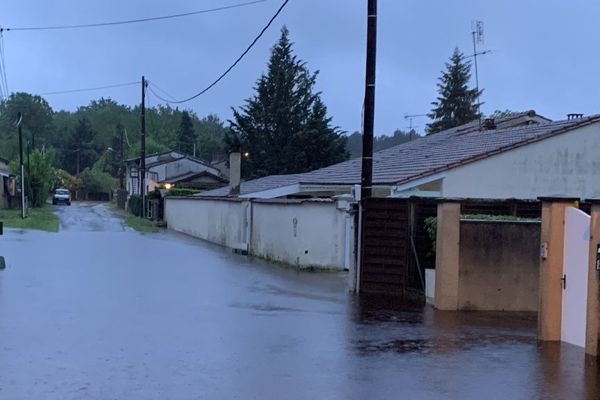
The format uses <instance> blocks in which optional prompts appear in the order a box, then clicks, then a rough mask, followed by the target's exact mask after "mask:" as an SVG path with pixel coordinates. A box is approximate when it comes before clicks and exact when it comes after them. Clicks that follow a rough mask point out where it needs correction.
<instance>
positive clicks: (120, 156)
mask: <svg viewBox="0 0 600 400" xmlns="http://www.w3.org/2000/svg"><path fill="white" fill-rule="evenodd" d="M123 129H124V127H123V126H121V127H120V129H119V134H120V136H121V137H120V144H119V146H120V152H119V189H125V182H124V176H123V174H124V172H125V171H123V158H124V157H123V145H124V143H123Z"/></svg>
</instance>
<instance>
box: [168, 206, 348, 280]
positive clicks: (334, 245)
mask: <svg viewBox="0 0 600 400" xmlns="http://www.w3.org/2000/svg"><path fill="white" fill-rule="evenodd" d="M338 205H340V207H341V208H338ZM346 205H347V204H345V203H344V204H342V203H337V202H336V201H260V200H256V201H250V200H245V201H231V200H225V199H215V200H212V199H206V198H203V199H173V198H171V199H169V198H167V199H166V200H165V220H166V221H167V225H168V227H169V228H170V229H173V230H176V231H179V232H184V233H187V234H189V235H192V236H195V237H198V238H200V239H204V240H207V241H209V242H213V243H217V244H220V245H223V246H226V247H230V248H233V249H242V250H247V251H248V252H249V253H250V254H252V255H254V256H258V257H262V258H265V259H268V260H272V261H276V262H282V263H286V264H290V265H294V266H297V267H300V268H308V267H315V268H327V269H349V268H351V267H352V263H353V260H354V253H353V251H354V218H353V216H352V215H350V214H348V213H347V212H346V208H345V206H346Z"/></svg>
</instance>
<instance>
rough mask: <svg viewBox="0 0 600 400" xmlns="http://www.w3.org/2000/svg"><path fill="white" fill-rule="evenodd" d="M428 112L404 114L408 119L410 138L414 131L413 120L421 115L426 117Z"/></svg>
mask: <svg viewBox="0 0 600 400" xmlns="http://www.w3.org/2000/svg"><path fill="white" fill-rule="evenodd" d="M426 116H427V114H404V119H407V120H408V138H409V139H410V140H412V135H413V132H414V129H413V120H414V119H415V118H419V117H426Z"/></svg>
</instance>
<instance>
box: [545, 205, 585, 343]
mask: <svg viewBox="0 0 600 400" xmlns="http://www.w3.org/2000/svg"><path fill="white" fill-rule="evenodd" d="M540 200H541V201H542V231H541V247H540V256H541V257H540V278H539V296H540V301H539V309H538V340H541V341H560V339H561V328H562V325H561V322H562V290H563V289H562V277H563V261H564V260H563V254H564V245H565V210H566V208H567V207H572V206H574V205H575V202H576V201H578V200H579V199H576V198H540Z"/></svg>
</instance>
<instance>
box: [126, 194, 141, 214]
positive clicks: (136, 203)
mask: <svg viewBox="0 0 600 400" xmlns="http://www.w3.org/2000/svg"><path fill="white" fill-rule="evenodd" d="M127 208H128V209H129V212H130V213H132V214H133V215H135V216H136V217H140V216H141V215H142V196H140V195H137V194H132V195H131V196H129V203H128V207H127Z"/></svg>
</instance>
